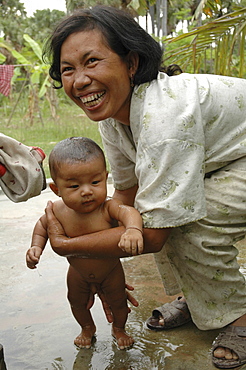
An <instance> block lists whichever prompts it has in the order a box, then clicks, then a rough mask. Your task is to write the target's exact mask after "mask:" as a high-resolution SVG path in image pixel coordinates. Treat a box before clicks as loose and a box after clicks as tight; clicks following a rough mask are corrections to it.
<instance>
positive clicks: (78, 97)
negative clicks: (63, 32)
mask: <svg viewBox="0 0 246 370" xmlns="http://www.w3.org/2000/svg"><path fill="white" fill-rule="evenodd" d="M137 65H138V57H137V56H136V55H135V54H134V53H129V54H128V56H127V58H126V60H122V59H121V58H120V57H119V55H118V54H116V53H115V52H114V51H112V50H111V49H110V48H109V46H108V45H107V44H106V42H105V40H104V38H103V36H102V33H101V32H100V31H99V30H96V29H94V30H88V31H81V32H77V33H73V34H71V35H70V36H68V38H67V39H66V40H65V41H64V43H63V44H62V48H61V60H60V68H61V78H62V84H63V87H64V90H65V92H66V94H67V95H68V96H69V97H70V99H72V100H73V101H74V102H75V103H76V104H77V105H78V106H79V107H80V108H82V109H83V111H84V112H85V113H86V115H87V116H88V117H89V118H90V119H91V120H93V121H101V120H104V119H106V118H109V117H112V118H115V119H117V120H118V121H120V122H122V123H124V124H127V125H129V110H130V99H131V87H130V77H131V76H132V75H133V74H135V72H136V69H137Z"/></svg>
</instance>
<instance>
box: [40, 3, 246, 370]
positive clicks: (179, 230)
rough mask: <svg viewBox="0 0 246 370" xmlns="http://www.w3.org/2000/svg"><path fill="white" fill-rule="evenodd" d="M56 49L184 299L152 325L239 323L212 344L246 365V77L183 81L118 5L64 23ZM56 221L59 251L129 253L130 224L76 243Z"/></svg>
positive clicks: (63, 80) (118, 193) (69, 89)
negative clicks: (244, 250)
mask: <svg viewBox="0 0 246 370" xmlns="http://www.w3.org/2000/svg"><path fill="white" fill-rule="evenodd" d="M47 53H48V56H51V69H50V75H51V77H52V78H53V79H54V80H55V83H56V84H57V88H60V87H62V86H64V89H65V91H66V93H67V95H68V96H69V97H70V98H71V99H72V100H73V101H74V102H75V103H76V104H77V105H78V106H79V107H81V108H82V109H83V110H84V112H85V113H86V114H87V116H88V117H89V118H91V119H92V120H95V121H97V120H100V122H99V128H100V134H101V136H102V139H103V144H104V147H105V151H106V154H107V158H108V160H109V162H110V167H111V173H112V177H113V180H114V186H115V193H114V198H118V199H120V200H121V201H123V203H124V204H128V205H133V204H134V206H135V207H136V208H137V209H138V211H139V212H140V214H141V216H142V220H143V225H144V229H143V236H144V249H143V253H156V252H160V253H158V254H156V261H157V264H158V268H159V270H160V274H161V276H162V279H163V283H164V285H165V288H166V291H167V292H168V294H169V295H174V294H180V292H182V293H181V295H182V296H183V297H182V298H181V299H178V300H175V301H174V302H172V303H171V304H166V305H165V306H163V307H161V308H160V307H159V308H158V309H156V310H154V311H153V313H152V316H151V317H150V318H149V319H148V320H147V325H148V327H149V328H150V329H159V330H160V329H161V330H166V329H170V328H173V327H176V326H179V325H183V324H185V323H186V322H187V321H189V320H190V318H191V319H192V320H193V322H194V323H195V324H196V325H197V327H198V328H199V329H202V330H211V329H218V328H223V327H224V326H228V327H227V328H226V329H225V330H224V329H223V330H222V331H221V333H220V335H219V337H218V338H217V339H216V340H215V342H214V344H213V350H212V360H213V363H214V364H215V365H216V366H217V367H220V368H230V367H236V366H240V365H242V364H244V363H246V340H245V335H246V329H245V327H246V282H245V279H244V277H243V275H242V274H241V272H240V270H239V266H238V263H237V253H238V251H237V249H236V248H235V247H234V244H235V243H236V242H237V241H238V240H240V239H241V238H244V237H245V235H246V222H245V202H246V195H245V194H246V193H245V187H246V146H245V142H246V118H245V117H246V80H244V79H237V78H230V77H225V76H214V75H191V74H186V73H181V74H179V75H178V76H172V73H173V74H175V71H177V67H176V66H175V68H174V69H173V68H171V69H169V70H168V71H172V73H171V74H170V73H166V70H164V71H163V69H162V68H161V61H162V50H161V47H160V45H159V44H158V42H156V41H155V40H154V39H153V38H152V37H151V36H150V35H148V34H147V33H146V32H145V31H144V30H143V29H142V28H141V27H140V26H139V25H138V24H137V22H135V21H134V19H133V18H132V17H131V16H129V15H128V14H127V13H125V12H124V11H120V10H117V9H115V8H110V7H100V6H97V7H95V8H91V9H87V10H80V11H78V12H76V13H75V14H72V15H71V16H69V17H67V18H65V19H64V20H62V21H61V23H60V24H59V25H58V26H57V28H56V29H55V31H54V33H53V34H52V36H51V38H50V40H49V43H48V48H47V49H46V55H47ZM163 72H165V73H163ZM179 72H180V69H179ZM47 219H48V221H49V230H50V232H51V234H50V235H51V238H50V242H51V245H52V247H53V249H54V250H55V251H56V252H57V253H58V254H60V255H66V254H69V252H70V253H71V251H73V253H76V254H79V255H82V256H84V257H86V256H87V257H92V256H93V257H95V258H97V257H98V256H102V254H103V256H104V257H105V258H109V259H110V258H115V257H117V258H118V257H126V256H128V255H129V254H127V253H125V250H122V249H120V248H119V244H118V243H119V239H120V236H121V234H122V232H123V230H122V228H121V227H115V228H113V229H108V230H106V231H101V232H97V233H92V234H90V235H85V236H82V237H77V238H70V239H69V238H67V237H66V235H64V231H63V230H62V228H61V226H60V225H59V222H58V221H57V220H56V218H55V217H54V215H53V213H52V206H51V205H50V204H49V205H48V207H47ZM167 239H168V243H166V241H167ZM165 243H166V245H165V248H163V249H162V247H163V245H164V244H165ZM171 267H172V268H171ZM218 277H219V278H218ZM201 287H202V288H203V289H201ZM232 292H233V294H232Z"/></svg>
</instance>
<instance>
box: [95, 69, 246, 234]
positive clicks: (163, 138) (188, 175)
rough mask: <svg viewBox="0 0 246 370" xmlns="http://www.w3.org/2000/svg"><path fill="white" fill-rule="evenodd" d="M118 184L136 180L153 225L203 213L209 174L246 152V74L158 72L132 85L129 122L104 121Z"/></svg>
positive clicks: (174, 222) (141, 207)
mask: <svg viewBox="0 0 246 370" xmlns="http://www.w3.org/2000/svg"><path fill="white" fill-rule="evenodd" d="M99 129H100V133H101V136H102V139H103V143H104V147H105V151H106V155H107V158H108V160H109V162H110V166H111V171H112V176H113V180H114V186H115V188H116V189H118V190H125V189H128V188H130V187H132V186H134V185H136V184H138V186H139V188H138V192H137V195H136V199H135V207H136V208H137V209H138V210H139V211H140V213H141V214H142V217H143V221H144V226H145V227H148V228H164V227H176V226H181V225H184V224H187V223H190V222H194V221H196V220H199V219H201V218H203V217H205V216H206V197H205V191H204V176H205V174H206V173H209V172H211V171H215V170H217V169H219V168H221V167H223V166H225V165H226V164H228V163H230V162H232V161H234V160H236V159H238V158H241V157H242V156H245V155H246V80H244V79H239V78H232V77H225V76H216V75H192V74H186V73H183V74H180V75H178V76H172V77H169V76H167V75H166V74H164V73H159V75H158V78H157V79H156V80H153V81H152V82H151V83H145V84H142V85H140V86H137V87H135V89H134V92H133V95H132V100H131V109H130V127H129V126H126V125H123V124H121V123H120V122H117V121H116V120H114V119H111V118H109V119H107V120H105V121H102V122H100V123H99Z"/></svg>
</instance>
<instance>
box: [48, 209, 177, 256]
mask: <svg viewBox="0 0 246 370" xmlns="http://www.w3.org/2000/svg"><path fill="white" fill-rule="evenodd" d="M45 212H46V217H47V223H48V234H49V239H50V244H51V246H52V248H53V250H54V251H55V252H56V253H57V254H59V255H60V256H71V255H72V256H76V255H80V256H84V257H89V258H122V257H129V255H128V254H127V253H125V252H123V251H122V250H121V249H120V248H119V247H118V243H119V240H120V237H121V235H122V234H123V233H124V232H125V228H124V227H123V226H120V227H115V228H112V229H107V230H103V231H99V232H96V233H93V234H86V235H83V236H79V237H76V238H68V237H67V236H66V235H65V232H64V230H63V227H62V226H61V224H60V223H59V221H58V220H57V219H56V217H55V215H54V213H53V209H52V202H48V204H47V207H46V210H45ZM169 233H170V230H169V229H144V253H155V252H159V251H160V250H161V249H162V247H163V245H164V244H165V242H166V240H167V238H168V236H169Z"/></svg>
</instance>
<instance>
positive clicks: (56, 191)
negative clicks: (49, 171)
mask: <svg viewBox="0 0 246 370" xmlns="http://www.w3.org/2000/svg"><path fill="white" fill-rule="evenodd" d="M49 186H50V189H51V190H52V191H53V193H55V194H56V195H57V196H58V197H60V194H59V189H58V187H57V186H56V184H55V183H54V182H51V183H50V184H49Z"/></svg>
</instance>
